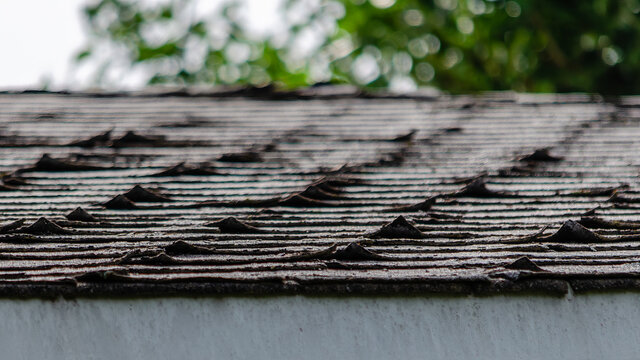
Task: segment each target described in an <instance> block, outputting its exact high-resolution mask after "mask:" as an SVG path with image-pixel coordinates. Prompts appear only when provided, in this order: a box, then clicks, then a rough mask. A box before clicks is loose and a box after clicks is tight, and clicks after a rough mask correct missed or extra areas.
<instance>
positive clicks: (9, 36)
mask: <svg viewBox="0 0 640 360" xmlns="http://www.w3.org/2000/svg"><path fill="white" fill-rule="evenodd" d="M202 1H204V2H206V3H209V2H210V1H213V2H215V1H221V0H202ZM246 1H247V2H248V3H249V9H248V10H249V11H248V16H249V17H250V19H251V20H250V23H251V25H253V26H252V27H253V28H256V29H258V30H260V29H264V28H265V27H269V26H271V25H273V24H270V23H269V22H270V21H269V19H273V17H272V16H265V12H266V13H269V12H274V11H275V9H276V6H274V5H275V3H279V0H278V1H274V0H246ZM86 2H87V0H0V44H2V45H1V46H0V90H7V89H12V90H19V89H40V88H42V86H43V85H44V84H45V83H48V84H49V86H50V88H51V89H68V88H71V89H78V87H79V86H81V85H82V84H77V83H75V84H74V83H72V81H71V79H72V74H71V67H72V62H73V61H72V60H73V57H74V55H75V54H77V53H78V51H79V50H80V49H81V48H82V46H83V44H84V42H85V39H86V38H85V35H84V31H85V29H84V26H83V17H82V14H81V11H82V6H83V4H84V3H86ZM209 4H210V3H209Z"/></svg>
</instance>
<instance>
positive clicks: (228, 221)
mask: <svg viewBox="0 0 640 360" xmlns="http://www.w3.org/2000/svg"><path fill="white" fill-rule="evenodd" d="M206 226H217V227H218V229H220V231H221V232H223V233H230V234H261V233H265V232H266V231H264V230H262V229H258V228H257V227H255V226H251V225H247V224H245V223H243V222H241V221H239V220H238V219H236V218H234V217H228V218H225V219H222V220H220V221H216V222H213V223H210V224H207V225H206Z"/></svg>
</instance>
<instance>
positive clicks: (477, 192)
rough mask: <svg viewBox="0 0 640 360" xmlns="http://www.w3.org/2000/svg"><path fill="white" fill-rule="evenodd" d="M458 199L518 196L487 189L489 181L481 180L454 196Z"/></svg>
mask: <svg viewBox="0 0 640 360" xmlns="http://www.w3.org/2000/svg"><path fill="white" fill-rule="evenodd" d="M452 195H453V196H456V197H479V198H504V197H516V196H517V195H516V194H514V193H511V192H507V191H495V190H491V189H487V180H486V179H484V178H479V179H476V180H474V181H472V182H471V183H470V184H468V185H467V186H465V187H464V188H463V189H462V190H460V191H458V192H456V193H454V194H452Z"/></svg>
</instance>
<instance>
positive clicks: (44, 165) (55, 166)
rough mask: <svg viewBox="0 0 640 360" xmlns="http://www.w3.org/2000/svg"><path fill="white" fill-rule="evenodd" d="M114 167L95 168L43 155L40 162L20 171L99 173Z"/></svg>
mask: <svg viewBox="0 0 640 360" xmlns="http://www.w3.org/2000/svg"><path fill="white" fill-rule="evenodd" d="M114 169H117V168H114V167H105V166H95V165H89V164H84V163H79V162H72V161H67V160H59V159H54V158H52V157H51V156H50V155H49V154H43V155H42V157H41V158H40V160H38V161H37V162H36V164H35V165H34V166H33V167H31V168H27V169H21V170H18V171H19V172H26V171H97V170H114Z"/></svg>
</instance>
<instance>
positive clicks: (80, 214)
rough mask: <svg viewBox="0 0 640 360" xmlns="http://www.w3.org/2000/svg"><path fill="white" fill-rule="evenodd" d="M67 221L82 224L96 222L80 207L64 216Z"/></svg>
mask: <svg viewBox="0 0 640 360" xmlns="http://www.w3.org/2000/svg"><path fill="white" fill-rule="evenodd" d="M65 217H66V218H67V219H68V220H71V221H82V222H96V221H98V219H96V218H95V217H94V216H93V215H91V214H89V213H88V212H87V211H86V210H85V209H83V208H81V207H79V206H78V207H77V208H76V209H75V210H73V211H72V212H70V213H68V214H67V215H65Z"/></svg>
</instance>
